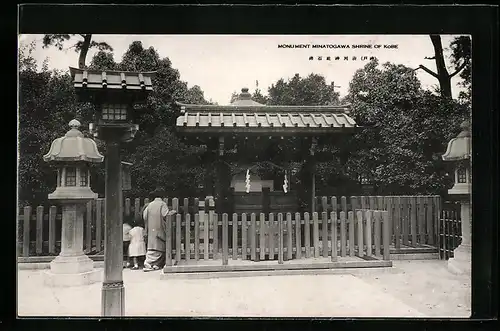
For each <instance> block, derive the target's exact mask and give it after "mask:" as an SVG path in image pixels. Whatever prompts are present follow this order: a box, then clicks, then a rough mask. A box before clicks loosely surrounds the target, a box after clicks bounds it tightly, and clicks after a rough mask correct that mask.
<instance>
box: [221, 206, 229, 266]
mask: <svg viewBox="0 0 500 331" xmlns="http://www.w3.org/2000/svg"><path fill="white" fill-rule="evenodd" d="M228 223H229V222H228V216H227V213H224V214H222V265H227V264H228V250H229V247H228V246H229V240H228V239H229V238H228Z"/></svg>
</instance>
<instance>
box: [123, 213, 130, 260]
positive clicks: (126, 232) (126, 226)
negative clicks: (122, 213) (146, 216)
mask: <svg viewBox="0 0 500 331" xmlns="http://www.w3.org/2000/svg"><path fill="white" fill-rule="evenodd" d="M130 223H131V219H130V218H128V219H126V220H125V222H123V267H124V268H128V267H130V259H129V256H128V247H129V245H130V230H131V229H132V226H130Z"/></svg>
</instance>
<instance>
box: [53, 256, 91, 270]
mask: <svg viewBox="0 0 500 331" xmlns="http://www.w3.org/2000/svg"><path fill="white" fill-rule="evenodd" d="M93 269H94V261H92V260H91V259H90V258H89V257H88V256H87V255H84V254H83V253H82V254H81V255H76V256H63V255H58V256H56V258H55V259H53V260H52V262H50V271H51V272H52V273H54V274H80V273H85V272H89V271H92V270H93Z"/></svg>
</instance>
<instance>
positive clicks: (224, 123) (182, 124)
mask: <svg viewBox="0 0 500 331" xmlns="http://www.w3.org/2000/svg"><path fill="white" fill-rule="evenodd" d="M354 127H356V122H355V121H354V120H353V119H352V118H351V117H350V116H348V115H347V114H345V113H334V112H314V113H313V112H293V111H292V112H252V113H251V112H187V111H186V112H184V114H183V115H181V116H179V117H178V118H177V128H178V130H180V131H182V129H183V128H189V129H190V128H200V129H201V128H205V129H207V128H214V129H219V130H220V129H222V128H227V129H231V128H281V129H290V130H294V129H295V128H301V129H307V128H310V129H312V130H314V129H328V128H354Z"/></svg>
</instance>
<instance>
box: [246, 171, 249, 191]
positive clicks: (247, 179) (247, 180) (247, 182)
mask: <svg viewBox="0 0 500 331" xmlns="http://www.w3.org/2000/svg"><path fill="white" fill-rule="evenodd" d="M245 183H246V185H245V187H246V188H247V191H246V192H247V193H249V192H250V169H247V176H246V179H245Z"/></svg>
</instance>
